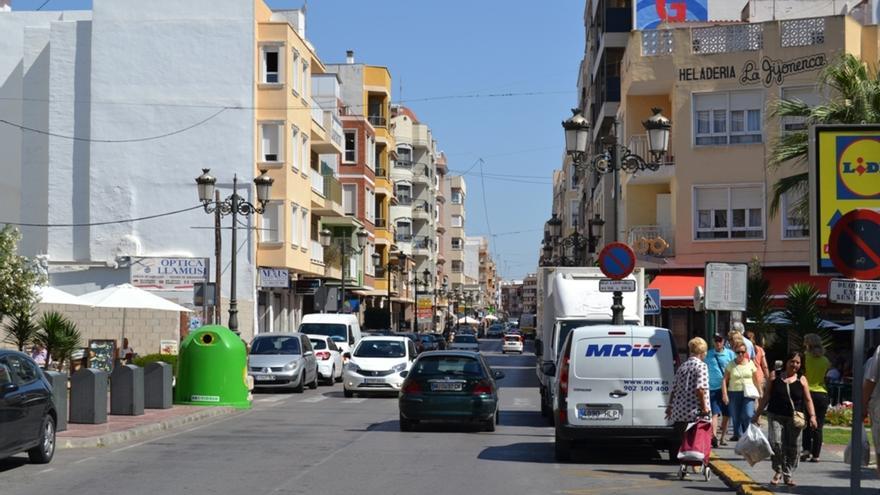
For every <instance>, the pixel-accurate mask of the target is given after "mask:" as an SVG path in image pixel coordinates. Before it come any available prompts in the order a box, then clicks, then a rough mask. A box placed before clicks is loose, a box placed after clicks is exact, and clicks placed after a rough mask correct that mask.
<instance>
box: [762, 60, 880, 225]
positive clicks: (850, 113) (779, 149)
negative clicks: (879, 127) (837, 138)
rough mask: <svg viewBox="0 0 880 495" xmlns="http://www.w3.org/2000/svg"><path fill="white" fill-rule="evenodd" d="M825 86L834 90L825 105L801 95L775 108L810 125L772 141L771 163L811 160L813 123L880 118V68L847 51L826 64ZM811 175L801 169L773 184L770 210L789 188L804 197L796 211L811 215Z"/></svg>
mask: <svg viewBox="0 0 880 495" xmlns="http://www.w3.org/2000/svg"><path fill="white" fill-rule="evenodd" d="M819 85H820V87H821V88H823V89H826V90H830V91H829V93H830V95H831V96H830V97H829V98H828V100H827V101H826V102H825V103H824V104H821V105H817V106H815V107H811V106H809V105H807V104H806V103H804V102H803V101H801V100H798V99H792V100H785V99H783V100H779V101H778V102H777V103H776V104H775V105H774V106H773V107H772V109H771V112H770V115H771V116H773V117H798V118H802V119H804V120H805V122H806V126H807V127H806V128H804V129H803V130H799V131H790V132H784V133H782V134H781V135H780V136H779V137H778V138H776V139H775V140H774V141H773V143H772V144H771V149H770V159H769V161H768V165H769V166H770V167H771V168H778V167H780V166H781V165H783V164H787V163H791V164H792V165H793V166H794V167H796V168H798V169H804V168H806V166H807V164H808V162H809V125H810V124H870V123H877V122H880V72H878V71H877V70H876V69H874V68H869V67H868V66H867V65H865V64H864V63H863V62H862V61H861V60H859V59H858V58H856V57H855V56H853V55H851V54H849V53H847V54H845V55H843V56H842V57H841V58H839V59H838V60H837V61H835V62H834V63H832V64H831V65H829V66H828V67H826V68H825V69H824V70H823V71H822V73H821V75H820V76H819ZM808 181H809V175H808V173H807V172H799V173H796V174H794V175H791V176H788V177H784V178H782V179H779V181H778V182H776V184H774V186H773V200H772V202H771V203H770V214H771V215H776V213H777V212H778V211H779V206H780V204H781V202H782V196H783V195H784V194H785V193H787V192H793V193H801V194H802V198H803V199H802V200H801V201H799V202H798V203H796V204H794V205H792V207H793V209H794V214H795V215H797V216H799V217H800V218H803V219H806V218H809V195H808V194H803V193H806V192H807V189H808Z"/></svg>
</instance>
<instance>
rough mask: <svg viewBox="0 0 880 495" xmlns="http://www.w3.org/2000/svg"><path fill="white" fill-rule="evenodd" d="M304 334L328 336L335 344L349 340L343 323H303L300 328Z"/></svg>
mask: <svg viewBox="0 0 880 495" xmlns="http://www.w3.org/2000/svg"><path fill="white" fill-rule="evenodd" d="M299 331H300V332H302V333H311V334H315V335H326V336H328V337H330V338H331V339H333V341H334V342H345V341H346V340H347V339H348V332H346V328H345V325H344V324H342V323H303V324H302V325H300V326H299Z"/></svg>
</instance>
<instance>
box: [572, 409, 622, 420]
mask: <svg viewBox="0 0 880 495" xmlns="http://www.w3.org/2000/svg"><path fill="white" fill-rule="evenodd" d="M578 417H580V419H588V420H593V421H616V420H618V419H620V411H618V410H617V409H603V408H596V407H578Z"/></svg>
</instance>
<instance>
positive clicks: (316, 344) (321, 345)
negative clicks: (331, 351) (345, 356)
mask: <svg viewBox="0 0 880 495" xmlns="http://www.w3.org/2000/svg"><path fill="white" fill-rule="evenodd" d="M309 342H311V343H312V348H313V349H314V350H316V351H320V350H322V349H326V348H327V341H325V340H323V339H309Z"/></svg>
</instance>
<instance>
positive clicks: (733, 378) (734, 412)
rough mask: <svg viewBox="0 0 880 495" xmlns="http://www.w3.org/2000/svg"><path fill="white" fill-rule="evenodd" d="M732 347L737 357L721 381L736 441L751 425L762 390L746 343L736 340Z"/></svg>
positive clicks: (723, 397)
mask: <svg viewBox="0 0 880 495" xmlns="http://www.w3.org/2000/svg"><path fill="white" fill-rule="evenodd" d="M731 347H733V350H734V353H735V354H736V359H735V360H734V361H731V362H730V363H729V364H728V365H727V369H726V370H725V371H724V380H722V381H721V394H722V395H721V400H723V401H724V403H725V404H727V405H728V409H729V411H728V412H729V413H730V419H731V422H732V423H733V436H731V437H730V439H731V440H732V441H734V442H735V441H737V440H739V437H740V435H742V434H743V433H745V431H746V428H748V427H749V421H751V420H752V415H753V414H755V399H757V398H759V397H760V396H761V392H760V383H759V382H758V367H757V366H755V363H754V362H753V361H751V360H749V356H748V351H747V350H746V345H745V343H743V342H742V341H734V342H732V343H731Z"/></svg>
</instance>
